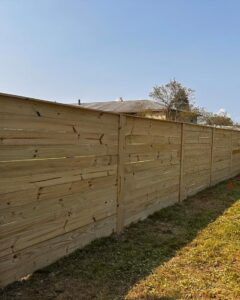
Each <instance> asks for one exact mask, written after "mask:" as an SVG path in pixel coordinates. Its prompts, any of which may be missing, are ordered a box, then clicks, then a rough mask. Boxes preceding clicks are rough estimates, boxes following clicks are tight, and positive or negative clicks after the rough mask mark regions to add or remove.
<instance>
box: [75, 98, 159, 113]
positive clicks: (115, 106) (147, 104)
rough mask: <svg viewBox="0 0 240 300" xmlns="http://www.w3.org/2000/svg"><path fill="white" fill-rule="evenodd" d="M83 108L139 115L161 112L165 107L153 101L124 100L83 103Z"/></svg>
mask: <svg viewBox="0 0 240 300" xmlns="http://www.w3.org/2000/svg"><path fill="white" fill-rule="evenodd" d="M81 106H83V107H87V108H92V109H99V110H103V111H111V112H118V113H138V112H142V111H146V110H151V111H161V110H163V109H164V106H163V105H162V104H160V103H158V102H155V101H151V100H124V101H108V102H92V103H82V104H81Z"/></svg>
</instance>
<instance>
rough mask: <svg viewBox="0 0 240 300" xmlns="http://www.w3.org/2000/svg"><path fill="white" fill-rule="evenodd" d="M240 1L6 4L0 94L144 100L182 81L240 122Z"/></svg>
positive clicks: (16, 0)
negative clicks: (160, 88) (155, 88)
mask: <svg viewBox="0 0 240 300" xmlns="http://www.w3.org/2000/svg"><path fill="white" fill-rule="evenodd" d="M239 13H240V1H233V0H230V1H227V0H224V1H221V0H201V1H197V0H191V1H190V0H184V1H183V0H76V1H75V0H66V1H63V0H41V1H38V0H0V38H1V42H0V70H1V71H0V91H1V92H6V93H12V94H18V95H24V96H30V97H35V98H43V99H49V100H51V99H52V100H56V101H59V102H67V103H72V102H75V101H77V99H78V98H81V99H82V101H84V102H89V101H101V100H114V99H116V98H118V97H120V96H121V97H123V98H125V99H144V98H148V94H149V92H150V91H151V89H152V87H153V86H154V85H156V84H162V83H166V82H167V81H169V80H170V79H171V78H176V79H177V80H178V81H181V82H182V83H183V84H184V85H186V86H188V87H191V88H193V89H194V90H196V102H197V104H198V105H199V106H202V107H206V108H207V109H208V110H211V111H213V112H217V111H218V110H219V109H221V108H224V109H226V110H227V112H228V113H230V114H231V116H232V117H233V118H234V119H235V120H236V121H240V97H239V95H240V74H239V73H240V17H239Z"/></svg>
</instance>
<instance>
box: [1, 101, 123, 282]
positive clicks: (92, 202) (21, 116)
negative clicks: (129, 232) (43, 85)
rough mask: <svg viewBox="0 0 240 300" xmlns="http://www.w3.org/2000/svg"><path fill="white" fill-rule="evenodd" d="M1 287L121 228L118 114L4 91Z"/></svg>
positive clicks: (2, 114) (2, 104)
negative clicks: (118, 224)
mask: <svg viewBox="0 0 240 300" xmlns="http://www.w3.org/2000/svg"><path fill="white" fill-rule="evenodd" d="M0 114H1V116H0V134H1V146H0V181H1V185H0V199H1V200H0V216H1V219H0V221H1V234H0V269H1V285H3V284H5V283H8V282H11V281H13V280H15V279H18V278H19V277H20V276H22V275H25V274H26V273H28V272H32V271H34V270H36V269H38V268H41V267H43V266H45V265H47V264H49V263H51V262H53V261H54V260H56V259H57V258H59V257H61V256H63V255H65V254H67V253H70V252H72V251H73V250H75V249H76V248H78V247H80V246H83V245H85V244H86V243H88V242H89V241H91V240H92V239H94V238H96V237H99V236H105V235H109V234H110V233H111V232H112V231H113V230H115V227H116V191H117V162H118V119H119V116H118V115H114V114H107V113H106V114H105V113H102V112H95V111H89V110H84V109H80V108H79V109H78V108H75V107H71V106H63V105H57V104H54V103H46V102H40V101H33V100H24V99H18V98H9V97H4V96H0Z"/></svg>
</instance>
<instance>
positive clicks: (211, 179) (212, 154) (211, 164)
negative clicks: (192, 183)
mask: <svg viewBox="0 0 240 300" xmlns="http://www.w3.org/2000/svg"><path fill="white" fill-rule="evenodd" d="M214 133H215V128H214V127H212V139H211V140H212V141H211V158H210V184H209V186H212V182H213V156H214Z"/></svg>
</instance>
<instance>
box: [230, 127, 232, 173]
mask: <svg viewBox="0 0 240 300" xmlns="http://www.w3.org/2000/svg"><path fill="white" fill-rule="evenodd" d="M230 155H231V161H230V177H232V176H233V171H232V165H233V130H231V153H230Z"/></svg>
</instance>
